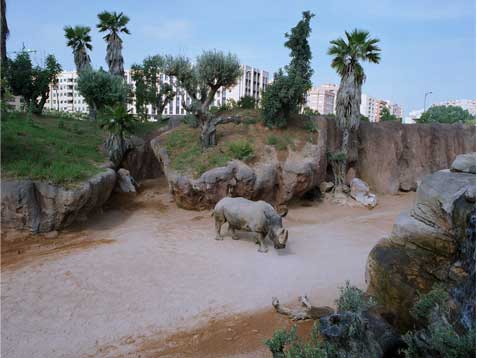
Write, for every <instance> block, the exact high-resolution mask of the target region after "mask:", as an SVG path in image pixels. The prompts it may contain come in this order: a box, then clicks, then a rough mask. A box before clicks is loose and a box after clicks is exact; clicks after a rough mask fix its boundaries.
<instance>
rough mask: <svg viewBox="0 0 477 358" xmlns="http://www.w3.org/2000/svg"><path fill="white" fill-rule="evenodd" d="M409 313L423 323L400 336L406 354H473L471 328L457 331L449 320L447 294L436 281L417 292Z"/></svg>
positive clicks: (438, 357) (460, 357) (454, 357)
mask: <svg viewBox="0 0 477 358" xmlns="http://www.w3.org/2000/svg"><path fill="white" fill-rule="evenodd" d="M411 313H412V315H413V316H414V317H415V318H417V319H418V320H420V322H424V323H425V327H424V328H423V329H421V330H419V331H411V332H408V333H407V334H406V335H405V336H404V337H403V338H404V341H405V342H406V344H407V348H406V350H405V351H404V353H405V355H406V358H420V357H435V358H473V357H475V349H476V345H475V328H473V329H471V330H468V331H467V332H465V333H464V334H458V333H457V332H456V330H455V328H454V327H453V326H452V325H451V324H450V323H449V294H448V292H447V291H446V289H445V288H444V287H443V286H439V285H436V286H434V287H433V288H432V290H431V291H429V292H428V293H426V294H421V295H420V296H419V299H418V301H417V303H416V304H415V305H414V307H413V308H412V310H411Z"/></svg>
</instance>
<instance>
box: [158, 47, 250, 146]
mask: <svg viewBox="0 0 477 358" xmlns="http://www.w3.org/2000/svg"><path fill="white" fill-rule="evenodd" d="M165 72H166V74H167V75H169V76H175V77H176V79H177V83H178V86H179V87H181V88H183V89H184V90H185V91H186V92H187V94H188V96H189V97H190V99H191V102H190V103H186V101H185V100H184V96H182V105H183V106H184V108H185V109H186V110H187V111H188V112H190V113H192V114H193V115H194V116H195V117H196V118H197V120H198V122H199V123H200V126H201V135H200V139H201V143H202V147H203V148H206V147H210V146H214V145H216V144H217V139H216V126H217V125H219V124H222V123H227V122H236V121H238V120H240V119H239V118H238V117H214V115H213V114H212V113H211V112H210V110H209V109H210V106H211V104H212V102H213V101H214V98H215V94H216V93H217V91H218V90H219V88H221V87H223V88H229V87H231V86H233V85H234V84H235V83H236V82H237V80H238V78H239V77H240V75H241V68H240V62H239V60H238V58H237V56H235V55H232V54H230V53H229V54H224V53H223V52H221V51H215V50H214V51H204V52H203V53H202V55H200V56H199V57H197V61H196V63H195V64H192V63H191V62H190V60H189V59H188V58H185V57H181V56H179V57H175V58H174V57H167V58H166V71H165Z"/></svg>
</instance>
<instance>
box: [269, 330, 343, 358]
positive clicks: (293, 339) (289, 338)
mask: <svg viewBox="0 0 477 358" xmlns="http://www.w3.org/2000/svg"><path fill="white" fill-rule="evenodd" d="M318 332H319V328H318V324H317V322H315V323H314V324H313V329H312V331H311V335H310V336H311V337H310V340H309V342H302V341H301V340H300V339H299V338H298V336H297V333H296V326H293V327H292V328H291V329H290V330H286V329H279V330H277V331H275V333H274V334H273V336H272V338H270V339H268V340H266V341H265V345H266V346H267V347H268V349H270V352H272V356H273V358H331V357H334V356H335V355H334V349H333V347H332V346H331V345H330V344H328V343H322V342H320V341H319V340H318Z"/></svg>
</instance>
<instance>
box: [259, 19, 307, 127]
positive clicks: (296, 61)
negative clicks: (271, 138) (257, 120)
mask: <svg viewBox="0 0 477 358" xmlns="http://www.w3.org/2000/svg"><path fill="white" fill-rule="evenodd" d="M313 16H314V15H313V14H312V13H310V12H309V11H305V12H303V18H302V20H300V21H299V22H298V24H297V25H296V26H295V27H294V28H292V30H291V33H290V34H288V33H287V34H285V37H286V38H287V41H286V42H285V46H286V47H287V48H289V49H290V57H291V61H290V64H289V65H288V66H286V67H285V72H283V71H282V70H281V69H280V70H279V71H278V72H277V73H276V74H275V76H274V80H273V83H272V84H271V85H269V86H268V87H267V89H266V90H265V91H264V92H263V94H262V111H263V117H264V121H265V124H266V125H267V126H268V127H277V128H281V127H285V126H286V124H287V120H288V117H289V116H290V114H291V113H298V111H299V108H300V106H301V105H303V104H304V103H305V95H306V93H307V92H308V90H309V89H310V88H311V85H312V83H311V76H312V74H313V70H312V68H311V57H312V56H311V50H310V45H309V43H308V37H309V36H310V33H311V27H310V21H311V18H312V17H313Z"/></svg>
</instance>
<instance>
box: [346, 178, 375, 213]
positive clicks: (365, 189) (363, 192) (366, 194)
mask: <svg viewBox="0 0 477 358" xmlns="http://www.w3.org/2000/svg"><path fill="white" fill-rule="evenodd" d="M350 187H351V191H350V196H351V197H352V198H353V199H354V200H356V201H357V202H358V203H360V204H361V205H363V206H365V207H367V208H368V209H372V208H374V207H375V206H376V205H378V200H377V199H376V195H374V194H372V193H371V192H370V191H369V186H368V184H366V183H365V182H364V181H362V180H361V179H358V178H353V179H352V180H351V185H350Z"/></svg>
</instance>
